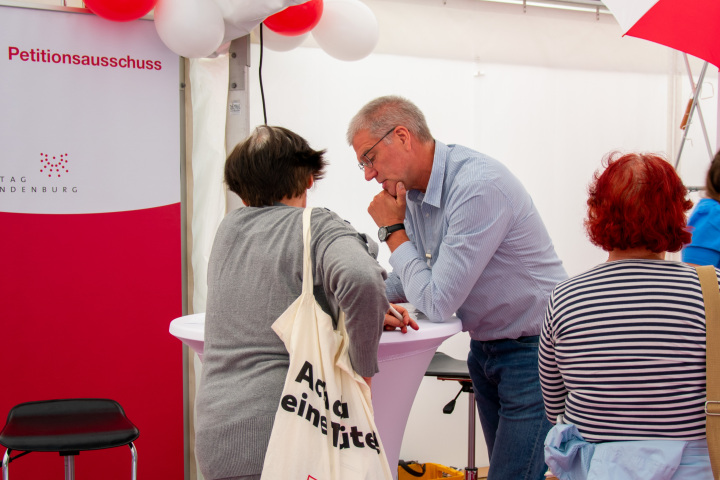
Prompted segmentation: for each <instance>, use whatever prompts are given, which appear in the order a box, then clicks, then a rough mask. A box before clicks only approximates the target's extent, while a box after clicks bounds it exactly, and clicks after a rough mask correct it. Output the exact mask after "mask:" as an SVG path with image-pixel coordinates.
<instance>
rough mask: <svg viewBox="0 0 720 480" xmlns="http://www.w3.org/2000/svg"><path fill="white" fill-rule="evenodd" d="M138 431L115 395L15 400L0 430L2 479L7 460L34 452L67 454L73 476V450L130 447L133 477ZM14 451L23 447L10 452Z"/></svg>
mask: <svg viewBox="0 0 720 480" xmlns="http://www.w3.org/2000/svg"><path fill="white" fill-rule="evenodd" d="M139 435H140V432H139V430H138V429H137V427H135V425H133V423H132V422H131V421H130V420H128V418H127V417H126V416H125V411H124V410H123V408H122V407H121V406H120V404H119V403H117V402H116V401H114V400H107V399H102V398H74V399H66V400H47V401H42V402H27V403H21V404H19V405H15V406H14V407H13V408H12V409H11V410H10V413H9V414H8V418H7V423H6V424H5V428H3V429H2V431H0V445H2V446H4V447H5V448H7V450H6V451H5V456H4V457H3V460H2V471H3V480H8V464H9V463H10V462H11V461H13V460H17V459H18V458H19V457H21V456H23V455H27V454H28V453H32V452H59V453H60V455H61V456H63V457H65V479H66V480H73V479H74V478H75V455H79V454H80V452H81V451H87V450H102V449H105V448H113V447H120V446H123V445H129V446H130V453H131V455H132V479H133V480H136V478H137V451H136V450H135V446H134V445H133V441H135V440H136V439H137V438H138V436H139ZM13 450H17V451H21V452H23V453H20V454H19V455H15V456H14V457H12V458H11V457H10V453H11V452H12V451H13Z"/></svg>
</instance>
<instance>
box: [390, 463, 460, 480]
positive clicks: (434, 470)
mask: <svg viewBox="0 0 720 480" xmlns="http://www.w3.org/2000/svg"><path fill="white" fill-rule="evenodd" d="M423 467H424V473H423ZM406 469H408V470H411V471H412V472H413V473H415V475H413V473H410V472H408V471H407V470H406ZM416 478H420V479H422V480H436V479H445V480H463V479H464V478H465V473H464V472H462V471H460V470H455V469H454V468H450V467H446V466H444V465H439V464H437V463H416V462H407V464H406V465H405V466H402V465H400V466H398V480H415V479H416Z"/></svg>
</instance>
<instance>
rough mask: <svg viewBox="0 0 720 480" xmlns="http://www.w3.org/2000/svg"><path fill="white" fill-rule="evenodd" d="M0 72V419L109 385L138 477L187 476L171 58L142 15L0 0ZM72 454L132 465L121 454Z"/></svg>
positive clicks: (47, 460)
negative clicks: (1, 1) (117, 18)
mask: <svg viewBox="0 0 720 480" xmlns="http://www.w3.org/2000/svg"><path fill="white" fill-rule="evenodd" d="M0 72H1V73H0V252H2V274H1V275H0V298H1V301H0V326H1V328H0V360H1V362H0V363H1V364H2V365H3V366H4V374H3V380H2V387H1V391H2V394H0V419H4V418H6V415H7V413H8V411H9V409H10V408H11V407H12V406H13V405H15V404H17V403H20V402H25V401H33V400H42V399H53V398H71V397H103V398H113V399H115V400H117V401H119V402H120V403H121V404H122V405H123V406H124V408H125V410H126V413H127V414H128V416H129V418H130V419H131V420H132V421H133V422H134V423H135V424H136V425H137V426H138V428H139V429H140V438H139V439H138V441H137V442H136V446H137V449H138V456H139V468H138V471H139V475H140V478H173V479H175V478H183V475H184V466H183V416H182V415H183V404H182V401H183V400H182V399H183V391H182V354H181V352H182V350H181V344H180V342H178V341H177V340H176V339H175V338H173V337H171V336H170V335H169V334H168V324H169V323H170V321H171V320H172V319H173V318H176V317H178V316H180V315H181V314H182V271H181V256H182V252H181V231H180V116H179V115H180V102H179V98H180V97H179V94H178V89H179V57H177V55H175V54H173V53H172V52H171V51H169V50H168V49H167V48H166V47H165V46H164V45H163V43H162V42H161V41H160V39H159V38H158V36H157V33H156V31H155V27H154V25H153V23H152V22H149V21H144V20H138V21H134V22H127V23H116V22H110V21H107V20H104V19H102V18H100V17H97V16H95V15H90V14H85V13H77V12H73V11H70V9H59V10H36V9H29V8H19V7H9V6H0ZM62 468H63V467H62V459H61V458H60V457H58V455H57V454H39V453H36V454H33V455H32V456H29V457H26V458H23V459H21V460H19V461H17V462H13V463H12V464H11V468H10V469H11V470H12V471H13V472H12V478H15V479H36V478H50V477H53V478H54V477H55V476H57V474H62ZM76 469H77V471H78V475H79V476H82V477H86V478H103V479H115V478H118V479H120V478H128V475H129V474H130V453H129V451H126V449H111V450H105V451H98V452H84V453H81V455H80V457H79V458H78V460H77V466H76ZM53 471H55V472H56V473H51V472H53Z"/></svg>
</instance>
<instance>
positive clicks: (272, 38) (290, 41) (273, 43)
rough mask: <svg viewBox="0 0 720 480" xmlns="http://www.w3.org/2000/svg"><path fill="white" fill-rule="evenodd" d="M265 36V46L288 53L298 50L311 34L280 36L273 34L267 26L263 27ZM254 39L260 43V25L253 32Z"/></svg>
mask: <svg viewBox="0 0 720 480" xmlns="http://www.w3.org/2000/svg"><path fill="white" fill-rule="evenodd" d="M262 34H263V46H264V47H265V48H269V49H270V50H275V51H276V52H287V51H290V50H292V49H293V48H297V47H299V46H300V44H301V43H303V42H304V41H305V39H306V38H307V37H308V36H310V32H307V33H303V34H302V35H293V36H288V35H280V34H279V33H276V32H273V31H272V30H270V29H269V28H267V27H266V26H264V25H263V26H262ZM252 36H253V38H254V39H255V40H256V41H257V42H258V43H260V26H259V25H258V26H257V28H255V29H254V30H253V31H252Z"/></svg>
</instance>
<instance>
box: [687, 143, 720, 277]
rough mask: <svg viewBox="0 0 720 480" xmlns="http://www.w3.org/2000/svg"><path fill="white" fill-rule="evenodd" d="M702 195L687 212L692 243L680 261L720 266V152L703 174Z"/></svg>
mask: <svg viewBox="0 0 720 480" xmlns="http://www.w3.org/2000/svg"><path fill="white" fill-rule="evenodd" d="M705 196H706V197H707V198H703V199H702V200H700V201H699V202H698V204H697V206H696V207H695V210H693V212H692V215H690V220H689V221H688V226H689V227H690V231H691V232H692V242H691V243H690V245H687V246H686V247H685V248H684V249H683V252H682V259H683V262H686V263H692V264H694V265H714V266H716V267H720V152H718V153H716V154H715V158H713V160H712V162H711V163H710V168H709V169H708V171H707V176H706V177H705Z"/></svg>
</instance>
